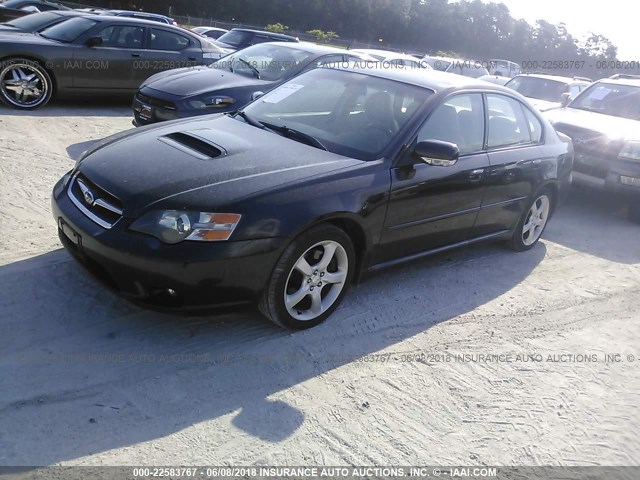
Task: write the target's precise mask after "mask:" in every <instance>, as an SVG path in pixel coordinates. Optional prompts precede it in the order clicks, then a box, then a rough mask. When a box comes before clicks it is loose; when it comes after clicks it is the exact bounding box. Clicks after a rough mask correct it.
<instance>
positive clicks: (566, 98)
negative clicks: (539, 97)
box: [560, 92, 571, 108]
mask: <svg viewBox="0 0 640 480" xmlns="http://www.w3.org/2000/svg"><path fill="white" fill-rule="evenodd" d="M569 102H571V94H570V93H569V92H564V93H563V94H562V95H560V105H561V106H562V107H563V108H564V107H566V106H567V105H569Z"/></svg>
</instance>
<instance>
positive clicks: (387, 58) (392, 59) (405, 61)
mask: <svg viewBox="0 0 640 480" xmlns="http://www.w3.org/2000/svg"><path fill="white" fill-rule="evenodd" d="M349 51H350V52H353V53H357V54H360V55H367V56H369V57H372V58H374V59H375V60H376V61H378V62H389V63H390V64H392V65H402V66H405V67H412V68H424V69H427V70H432V68H431V66H430V65H429V64H428V63H427V62H425V61H423V60H420V59H418V58H416V57H414V56H413V55H407V54H404V53H398V52H391V51H389V50H377V49H374V48H357V49H353V50H349Z"/></svg>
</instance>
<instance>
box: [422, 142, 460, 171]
mask: <svg viewBox="0 0 640 480" xmlns="http://www.w3.org/2000/svg"><path fill="white" fill-rule="evenodd" d="M413 153H415V154H416V155H417V156H418V157H420V159H421V160H422V161H423V162H424V163H426V164H427V165H433V166H434V167H452V166H453V165H455V164H456V163H458V158H459V157H460V150H459V149H458V146H457V145H456V144H455V143H449V142H442V141H440V140H426V141H423V142H418V143H417V144H416V146H415V147H414V148H413Z"/></svg>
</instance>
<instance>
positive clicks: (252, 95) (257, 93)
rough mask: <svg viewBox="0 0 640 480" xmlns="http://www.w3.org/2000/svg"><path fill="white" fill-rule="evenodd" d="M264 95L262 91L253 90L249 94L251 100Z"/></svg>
mask: <svg viewBox="0 0 640 480" xmlns="http://www.w3.org/2000/svg"><path fill="white" fill-rule="evenodd" d="M263 95H264V92H253V93H252V94H251V100H257V99H259V98H260V97H262V96H263Z"/></svg>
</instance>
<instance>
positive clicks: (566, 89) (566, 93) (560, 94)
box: [505, 73, 591, 112]
mask: <svg viewBox="0 0 640 480" xmlns="http://www.w3.org/2000/svg"><path fill="white" fill-rule="evenodd" d="M589 85H591V80H590V79H588V78H584V77H561V76H559V75H546V74H541V73H527V74H522V75H517V76H515V77H513V78H512V79H511V80H509V82H508V83H507V84H506V85H505V86H506V87H509V88H511V89H512V90H515V91H516V92H518V93H519V94H521V95H523V96H525V97H527V98H528V99H529V101H530V102H531V103H532V104H533V106H534V107H536V108H537V109H538V110H540V111H541V112H546V111H547V110H553V109H554V108H560V107H564V106H566V105H567V104H568V103H569V102H570V101H571V100H572V99H573V98H575V97H576V96H577V95H578V94H579V93H580V92H581V91H582V90H584V89H585V88H587V87H588V86H589Z"/></svg>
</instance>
